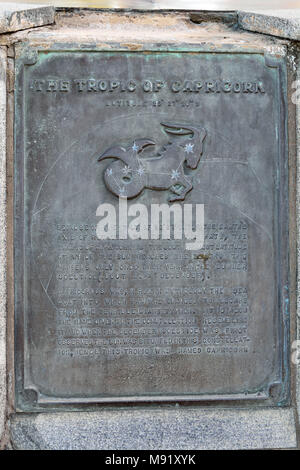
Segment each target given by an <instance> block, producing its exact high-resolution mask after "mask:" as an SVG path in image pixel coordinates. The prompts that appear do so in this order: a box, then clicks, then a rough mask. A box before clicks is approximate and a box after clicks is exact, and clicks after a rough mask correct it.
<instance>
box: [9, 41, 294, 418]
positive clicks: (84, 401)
mask: <svg viewBox="0 0 300 470" xmlns="http://www.w3.org/2000/svg"><path fill="white" fill-rule="evenodd" d="M78 51H80V52H89V53H93V52H128V48H126V47H123V46H120V45H119V44H111V47H103V48H101V47H100V48H97V47H95V48H80V47H79V46H78V45H71V46H70V45H66V44H58V45H57V47H51V48H50V49H47V52H51V53H59V52H78ZM216 51H217V52H218V53H220V54H221V53H230V54H247V53H248V54H261V55H264V57H265V64H266V66H268V67H272V68H276V69H277V73H278V106H279V115H281V116H282V117H283V119H282V120H281V121H280V122H279V123H278V126H279V128H278V132H279V136H280V137H279V139H278V157H279V156H280V155H281V156H284V158H278V161H277V169H278V175H279V176H278V181H277V182H276V194H277V214H276V217H277V221H278V223H277V226H278V231H277V234H276V235H277V236H276V239H275V238H274V240H275V242H276V243H277V249H276V251H277V252H278V259H277V279H278V289H277V293H278V305H279V308H278V319H277V321H278V332H279V335H278V336H279V338H280V348H279V357H278V364H279V369H280V375H281V377H280V380H278V382H277V381H276V382H275V383H271V384H269V385H268V387H267V389H264V390H260V391H258V392H256V393H248V394H222V395H217V394H211V395H174V396H169V395H167V396H163V395H159V396H153V395H152V396H117V397H94V398H91V397H87V398H85V397H72V398H64V397H61V398H59V397H49V396H44V395H42V394H41V393H40V392H39V390H38V388H37V387H36V386H35V385H34V384H32V383H30V379H28V375H27V372H26V365H27V362H28V351H27V349H26V309H27V306H26V295H25V292H26V289H25V283H26V279H25V266H24V262H25V260H24V250H25V246H26V240H25V238H24V233H25V231H24V180H23V176H24V158H25V149H24V121H25V120H24V113H23V111H24V99H25V93H24V94H23V92H22V86H23V80H24V72H25V68H26V67H28V66H30V65H33V64H35V62H36V61H37V59H38V54H39V52H45V49H43V48H42V47H41V48H32V47H28V46H27V45H25V46H23V49H22V52H21V53H20V54H19V55H18V56H17V58H16V84H15V92H16V93H15V138H14V147H15V152H14V153H15V168H14V181H15V185H14V191H15V192H14V271H15V283H14V295H15V299H14V306H15V390H16V397H15V398H16V399H15V402H16V409H17V410H18V411H42V410H48V411H49V408H50V409H52V410H53V409H54V410H56V411H57V410H62V409H66V410H70V406H71V409H73V410H74V409H75V410H76V409H78V410H82V409H83V408H82V407H84V409H86V408H87V406H88V405H90V407H89V409H95V407H96V405H97V404H98V405H101V404H102V405H108V404H119V405H121V404H129V403H130V404H131V405H132V404H133V405H134V404H137V405H138V404H145V403H172V402H187V403H190V404H195V403H197V404H198V405H200V404H201V405H203V406H204V405H207V404H209V405H212V404H218V405H221V404H222V406H224V405H225V406H232V405H239V406H241V405H242V406H249V405H250V404H253V403H254V404H255V406H274V405H278V406H288V405H289V404H290V364H289V330H290V296H289V277H290V276H289V229H288V227H289V188H288V178H289V172H288V163H289V158H288V157H289V151H288V105H287V66H286V57H282V56H281V57H280V56H275V55H274V54H270V53H267V52H266V50H263V49H261V48H258V49H256V48H252V47H245V48H242V47H239V46H237V45H235V46H228V45H225V46H222V47H221V48H218V49H217V48H216V50H214V48H213V47H211V46H208V45H204V46H198V45H197V46H195V45H184V46H182V45H181V46H175V45H172V46H170V45H167V46H166V45H161V44H156V45H155V44H152V45H151V47H149V46H148V45H145V46H144V47H142V48H141V49H139V50H138V51H137V52H138V53H142V52H149V53H150V52H151V53H155V52H168V53H170V54H171V53H172V52H181V53H199V54H201V53H204V52H216ZM130 52H132V51H130ZM279 221H281V223H279ZM17 233H21V234H22V236H21V235H20V236H18V235H17Z"/></svg>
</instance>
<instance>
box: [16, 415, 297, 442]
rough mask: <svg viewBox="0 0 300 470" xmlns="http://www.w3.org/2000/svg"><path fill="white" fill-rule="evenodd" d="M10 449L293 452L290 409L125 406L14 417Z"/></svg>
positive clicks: (293, 437) (294, 437) (292, 420)
mask: <svg viewBox="0 0 300 470" xmlns="http://www.w3.org/2000/svg"><path fill="white" fill-rule="evenodd" d="M10 429H11V439H12V446H13V448H14V449H31V450H38V449H50V450H51V449H52V450H54V449H58V450H60V449H64V450H65V449H66V450H76V449H83V450H85V449H103V450H121V449H130V450H135V449H145V450H146V449H150V450H151V449H158V450H159V449H164V450H166V449H174V450H176V449H269V448H279V447H280V448H294V447H295V446H296V435H295V426H294V418H293V411H292V409H290V408H286V409H252V410H237V409H235V410H233V409H227V410H225V409H223V410H222V409H214V410H213V409H211V410H208V409H206V410H204V409H199V408H187V407H173V408H147V409H137V408H127V409H119V410H116V409H115V410H102V411H97V412H82V413H41V414H36V415H34V414H32V415H29V414H28V415H26V414H23V415H22V414H16V415H14V416H13V417H12V418H11V422H10Z"/></svg>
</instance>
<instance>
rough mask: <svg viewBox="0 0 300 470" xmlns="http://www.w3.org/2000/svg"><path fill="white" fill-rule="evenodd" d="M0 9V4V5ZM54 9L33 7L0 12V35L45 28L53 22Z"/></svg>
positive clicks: (51, 7)
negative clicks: (39, 27)
mask: <svg viewBox="0 0 300 470" xmlns="http://www.w3.org/2000/svg"><path fill="white" fill-rule="evenodd" d="M0 7H1V3H0ZM55 11H56V10H55V7H53V6H47V5H46V6H34V5H32V6H31V7H30V8H24V9H23V10H13V4H12V10H5V9H4V10H3V11H2V12H1V10H0V34H5V33H12V32H16V31H21V30H24V29H28V28H35V27H37V26H46V25H49V24H53V23H54V21H55Z"/></svg>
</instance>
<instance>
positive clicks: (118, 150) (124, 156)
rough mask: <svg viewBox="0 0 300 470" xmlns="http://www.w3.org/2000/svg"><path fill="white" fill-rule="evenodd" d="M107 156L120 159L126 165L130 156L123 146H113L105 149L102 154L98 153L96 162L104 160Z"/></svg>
mask: <svg viewBox="0 0 300 470" xmlns="http://www.w3.org/2000/svg"><path fill="white" fill-rule="evenodd" d="M108 158H115V159H116V160H122V161H123V162H124V163H125V164H126V165H128V164H129V161H130V159H131V156H130V154H129V153H128V151H127V150H126V149H125V148H124V147H120V146H115V147H110V148H109V149H107V150H105V152H103V153H102V155H100V157H99V158H98V162H101V161H102V160H106V159H108Z"/></svg>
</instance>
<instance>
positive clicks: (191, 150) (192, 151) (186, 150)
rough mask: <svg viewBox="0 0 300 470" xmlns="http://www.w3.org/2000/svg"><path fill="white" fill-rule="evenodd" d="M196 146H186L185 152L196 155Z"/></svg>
mask: <svg viewBox="0 0 300 470" xmlns="http://www.w3.org/2000/svg"><path fill="white" fill-rule="evenodd" d="M193 148H194V144H186V145H185V147H184V151H185V152H186V153H194V150H193Z"/></svg>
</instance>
